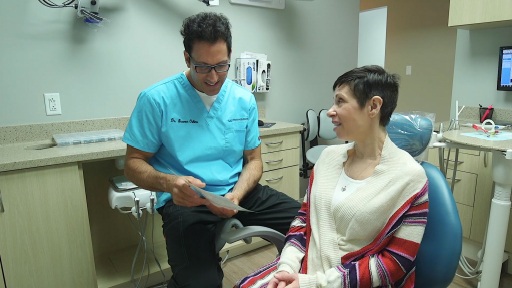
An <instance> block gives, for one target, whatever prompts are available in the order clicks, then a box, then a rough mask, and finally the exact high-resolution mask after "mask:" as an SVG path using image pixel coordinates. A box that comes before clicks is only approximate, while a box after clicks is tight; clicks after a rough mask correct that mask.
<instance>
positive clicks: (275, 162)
mask: <svg viewBox="0 0 512 288" xmlns="http://www.w3.org/2000/svg"><path fill="white" fill-rule="evenodd" d="M281 162H283V158H281V159H279V160H267V161H265V163H267V164H278V163H281Z"/></svg>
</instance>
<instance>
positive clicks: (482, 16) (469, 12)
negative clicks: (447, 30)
mask: <svg viewBox="0 0 512 288" xmlns="http://www.w3.org/2000/svg"><path fill="white" fill-rule="evenodd" d="M510 25H512V1H510V0H486V1H482V0H450V15H449V18H448V26H466V27H467V28H472V27H475V28H479V27H481V28H486V27H500V26H510Z"/></svg>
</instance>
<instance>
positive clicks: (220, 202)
mask: <svg viewBox="0 0 512 288" xmlns="http://www.w3.org/2000/svg"><path fill="white" fill-rule="evenodd" d="M189 185H190V188H192V190H194V191H195V192H196V193H197V194H198V195H199V196H202V197H204V198H206V199H208V200H209V201H210V202H211V203H212V204H213V205H215V206H217V207H221V208H227V209H232V210H238V211H245V212H253V211H251V210H248V209H245V208H243V207H240V206H238V205H236V204H235V203H233V202H231V201H230V200H229V199H228V198H226V197H224V196H219V195H216V194H213V193H211V192H208V191H206V190H203V189H201V188H199V187H197V186H194V185H192V184H189Z"/></svg>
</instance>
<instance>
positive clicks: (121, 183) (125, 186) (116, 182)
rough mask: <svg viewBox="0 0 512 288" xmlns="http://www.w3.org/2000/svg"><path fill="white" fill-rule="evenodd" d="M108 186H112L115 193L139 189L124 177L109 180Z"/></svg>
mask: <svg viewBox="0 0 512 288" xmlns="http://www.w3.org/2000/svg"><path fill="white" fill-rule="evenodd" d="M110 184H112V188H114V190H116V191H117V192H121V191H129V190H133V189H137V188H139V187H138V186H137V185H135V184H133V183H132V182H131V181H130V180H128V178H126V176H124V175H121V176H116V177H112V178H110Z"/></svg>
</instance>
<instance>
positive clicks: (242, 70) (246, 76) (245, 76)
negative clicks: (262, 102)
mask: <svg viewBox="0 0 512 288" xmlns="http://www.w3.org/2000/svg"><path fill="white" fill-rule="evenodd" d="M235 74H236V80H237V82H238V84H240V85H242V87H244V88H246V89H247V90H249V91H251V92H254V91H255V90H256V58H236V61H235Z"/></svg>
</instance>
